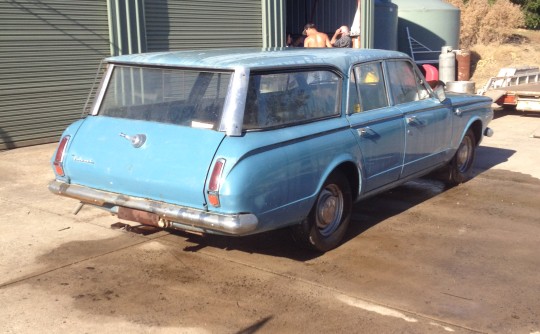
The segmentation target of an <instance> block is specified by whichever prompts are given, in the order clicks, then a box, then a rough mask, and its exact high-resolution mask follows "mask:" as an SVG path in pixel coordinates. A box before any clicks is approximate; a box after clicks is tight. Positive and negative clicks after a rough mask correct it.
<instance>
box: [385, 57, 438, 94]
mask: <svg viewBox="0 0 540 334" xmlns="http://www.w3.org/2000/svg"><path fill="white" fill-rule="evenodd" d="M387 66H388V78H389V82H390V90H391V94H392V98H393V100H394V103H395V104H401V103H407V102H412V101H418V100H424V99H427V98H429V97H430V94H429V91H428V90H427V88H426V87H425V85H424V83H423V81H422V80H421V78H420V77H419V76H418V74H417V72H416V71H415V70H414V68H413V65H412V64H411V63H410V62H408V61H389V62H387Z"/></svg>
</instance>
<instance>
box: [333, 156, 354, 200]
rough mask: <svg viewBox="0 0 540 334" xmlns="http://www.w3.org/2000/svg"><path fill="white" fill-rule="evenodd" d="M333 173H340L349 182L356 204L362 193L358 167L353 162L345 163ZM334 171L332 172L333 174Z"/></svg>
mask: <svg viewBox="0 0 540 334" xmlns="http://www.w3.org/2000/svg"><path fill="white" fill-rule="evenodd" d="M333 171H339V172H341V173H342V174H343V175H345V177H346V178H347V180H349V185H350V187H351V195H352V198H351V199H352V201H353V202H354V201H355V200H356V198H357V197H358V194H359V193H360V174H359V170H358V167H357V166H356V164H354V163H353V162H352V161H345V162H342V163H341V164H339V165H338V166H336V167H335V168H334V170H333ZM333 171H332V172H333Z"/></svg>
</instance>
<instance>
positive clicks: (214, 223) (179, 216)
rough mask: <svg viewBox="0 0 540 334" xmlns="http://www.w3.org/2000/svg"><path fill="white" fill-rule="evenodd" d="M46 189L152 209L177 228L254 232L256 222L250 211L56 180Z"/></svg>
mask: <svg viewBox="0 0 540 334" xmlns="http://www.w3.org/2000/svg"><path fill="white" fill-rule="evenodd" d="M49 190H50V191H51V192H52V193H53V194H57V195H61V196H65V197H70V198H74V199H77V200H79V201H81V202H83V203H87V204H91V205H95V206H99V207H104V208H106V209H108V208H110V207H114V206H118V207H125V208H131V209H135V210H141V211H146V212H150V213H154V214H156V215H158V216H159V217H160V218H162V219H164V220H170V221H171V224H170V225H169V226H167V227H172V228H176V229H180V230H194V231H200V232H207V233H219V234H229V235H246V234H250V233H252V232H254V231H255V230H256V228H257V224H258V219H257V217H256V216H255V215H253V214H216V213H212V212H208V211H203V210H198V209H193V208H188V207H183V206H180V205H175V204H169V203H165V202H159V201H154V200H150V199H145V198H140V197H131V196H126V195H122V194H117V193H112V192H107V191H102V190H97V189H93V188H89V187H84V186H80V185H76V184H68V183H65V182H60V181H58V180H54V181H52V182H51V183H50V184H49ZM109 211H111V210H109ZM177 223H178V224H177Z"/></svg>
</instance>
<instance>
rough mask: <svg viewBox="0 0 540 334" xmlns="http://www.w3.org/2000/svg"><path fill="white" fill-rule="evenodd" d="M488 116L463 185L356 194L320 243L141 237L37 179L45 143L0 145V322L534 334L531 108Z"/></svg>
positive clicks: (114, 329) (15, 326) (538, 174)
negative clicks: (336, 231)
mask: <svg viewBox="0 0 540 334" xmlns="http://www.w3.org/2000/svg"><path fill="white" fill-rule="evenodd" d="M491 126H492V128H493V129H494V130H495V136H494V137H492V138H485V139H484V142H483V144H482V146H481V147H480V149H479V150H478V159H477V164H476V173H475V174H476V176H475V177H474V178H473V179H472V180H471V181H470V182H467V183H465V184H463V185H460V186H458V187H455V188H451V189H445V188H444V187H443V185H442V184H441V183H439V182H437V181H434V180H430V179H419V180H416V181H413V182H409V183H407V184H405V185H403V186H401V187H399V188H396V189H394V190H392V191H388V192H386V193H384V194H381V195H380V196H377V197H374V198H371V199H370V200H368V201H364V202H360V203H358V204H357V205H356V206H355V208H354V214H353V223H352V224H351V225H352V226H351V229H350V231H349V233H348V235H347V240H346V242H345V243H344V244H343V245H342V246H340V247H339V248H337V249H335V250H333V251H331V252H328V253H326V254H324V255H315V254H311V253H307V252H304V251H301V250H299V249H298V248H296V247H295V246H294V244H293V243H292V241H291V239H290V237H289V234H288V233H287V232H286V231H275V232H271V233H265V234H261V235H257V236H252V237H247V238H239V239H235V238H225V237H199V236H194V235H189V234H184V233H171V232H167V231H159V232H155V233H147V232H152V231H147V230H139V232H143V233H142V234H138V233H134V232H129V231H127V229H126V228H125V226H126V225H123V223H125V222H121V223H122V224H117V223H118V222H119V221H118V220H117V219H116V218H115V217H111V216H110V215H108V214H106V213H103V212H102V211H100V210H97V209H92V208H88V207H85V208H83V209H82V210H81V212H80V213H79V214H78V215H77V216H74V215H73V214H72V211H73V209H74V208H75V206H76V202H75V201H74V200H70V199H66V198H60V197H57V196H55V195H52V194H50V193H49V192H48V190H47V188H46V187H47V183H48V182H49V181H50V180H51V179H52V177H53V174H52V171H51V169H50V166H49V161H48V160H49V159H50V157H51V155H52V153H53V151H54V148H55V145H42V146H35V147H29V148H23V149H17V150H12V151H6V152H0V175H1V177H0V210H1V214H0V226H1V228H2V232H1V243H0V305H2V308H1V310H0V313H1V314H2V321H1V322H0V332H1V333H43V332H47V333H97V332H99V333H118V332H126V333H277V332H279V333H340V332H341V333H449V332H450V333H525V334H539V333H540V281H539V280H538V268H540V257H539V256H538V245H539V244H540V206H539V205H538V194H539V193H540V169H539V168H538V166H539V165H540V157H539V156H538V150H537V147H538V141H539V140H540V139H537V138H535V137H534V134H536V133H538V134H540V132H539V131H540V117H539V116H536V115H525V116H524V115H521V114H508V113H503V112H498V113H497V118H496V119H495V120H494V121H493V122H492V125H491ZM112 227H115V228H112ZM118 227H124V228H120V229H118ZM135 231H137V229H135ZM146 233H147V234H146ZM145 234H146V235H145Z"/></svg>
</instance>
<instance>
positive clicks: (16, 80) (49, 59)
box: [0, 0, 110, 150]
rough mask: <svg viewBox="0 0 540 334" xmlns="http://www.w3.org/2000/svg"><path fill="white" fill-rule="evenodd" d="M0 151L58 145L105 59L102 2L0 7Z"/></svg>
mask: <svg viewBox="0 0 540 334" xmlns="http://www.w3.org/2000/svg"><path fill="white" fill-rule="evenodd" d="M0 50H1V52H0V78H1V80H0V150H1V149H8V148H15V147H21V146H28V145H34V144H40V143H48V142H53V141H56V140H58V137H59V136H60V134H61V132H62V130H63V129H64V128H65V127H66V126H67V125H68V124H69V123H71V122H73V121H74V120H76V119H77V118H79V117H80V116H81V113H82V109H83V107H84V104H85V102H86V97H87V94H88V92H89V91H90V88H91V87H92V84H93V81H94V77H95V73H96V70H97V67H98V65H99V62H100V60H101V59H102V58H104V57H107V56H109V55H110V45H109V28H108V19H107V2H106V1H105V0H77V1H66V0H16V1H15V0H7V1H0Z"/></svg>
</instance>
